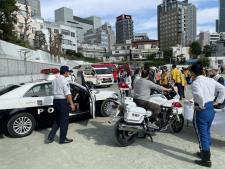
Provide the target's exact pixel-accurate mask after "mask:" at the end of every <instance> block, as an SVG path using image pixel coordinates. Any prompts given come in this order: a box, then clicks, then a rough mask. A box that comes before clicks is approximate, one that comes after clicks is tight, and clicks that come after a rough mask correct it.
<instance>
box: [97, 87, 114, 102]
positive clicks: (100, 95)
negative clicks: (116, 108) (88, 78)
mask: <svg viewBox="0 0 225 169" xmlns="http://www.w3.org/2000/svg"><path fill="white" fill-rule="evenodd" d="M94 93H95V97H96V101H98V100H105V99H107V98H111V97H113V95H114V94H116V92H114V91H110V90H104V89H96V90H95V91H94Z"/></svg>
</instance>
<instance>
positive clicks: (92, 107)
mask: <svg viewBox="0 0 225 169" xmlns="http://www.w3.org/2000/svg"><path fill="white" fill-rule="evenodd" d="M85 87H86V89H87V91H88V93H89V94H90V97H89V102H90V113H91V115H92V117H93V118H95V102H96V98H95V94H94V90H93V89H90V88H89V86H88V85H87V84H86V83H85Z"/></svg>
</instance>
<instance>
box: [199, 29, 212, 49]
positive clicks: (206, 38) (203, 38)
mask: <svg viewBox="0 0 225 169" xmlns="http://www.w3.org/2000/svg"><path fill="white" fill-rule="evenodd" d="M199 43H200V45H201V47H202V49H203V48H204V46H206V45H210V32H200V34H199Z"/></svg>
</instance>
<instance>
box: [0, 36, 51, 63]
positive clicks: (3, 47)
mask: <svg viewBox="0 0 225 169" xmlns="http://www.w3.org/2000/svg"><path fill="white" fill-rule="evenodd" d="M24 51H29V52H28V53H27V55H26V56H27V60H30V61H39V62H45V63H46V62H47V63H50V62H51V57H50V54H49V53H48V52H44V51H42V50H31V49H27V48H24V47H22V46H18V45H15V44H12V43H9V42H6V41H2V40H0V57H1V58H12V59H21V60H23V59H24Z"/></svg>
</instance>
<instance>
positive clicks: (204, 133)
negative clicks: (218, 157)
mask: <svg viewBox="0 0 225 169" xmlns="http://www.w3.org/2000/svg"><path fill="white" fill-rule="evenodd" d="M191 72H192V78H193V83H192V93H193V98H194V103H195V113H194V118H193V124H194V127H195V131H196V133H197V137H198V141H199V147H200V152H198V153H197V155H198V156H199V157H200V158H201V160H195V163H196V164H198V165H201V166H206V167H211V165H212V163H211V160H210V156H211V153H210V145H211V136H210V128H211V124H212V122H213V119H214V116H215V111H214V106H217V105H219V104H222V103H223V102H224V99H225V87H224V86H223V85H221V84H220V83H218V82H216V81H215V80H214V79H212V78H208V77H205V76H204V70H203V66H201V64H199V63H197V64H194V65H192V67H191ZM215 94H218V95H217V98H216V100H215V102H214V99H215Z"/></svg>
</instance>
